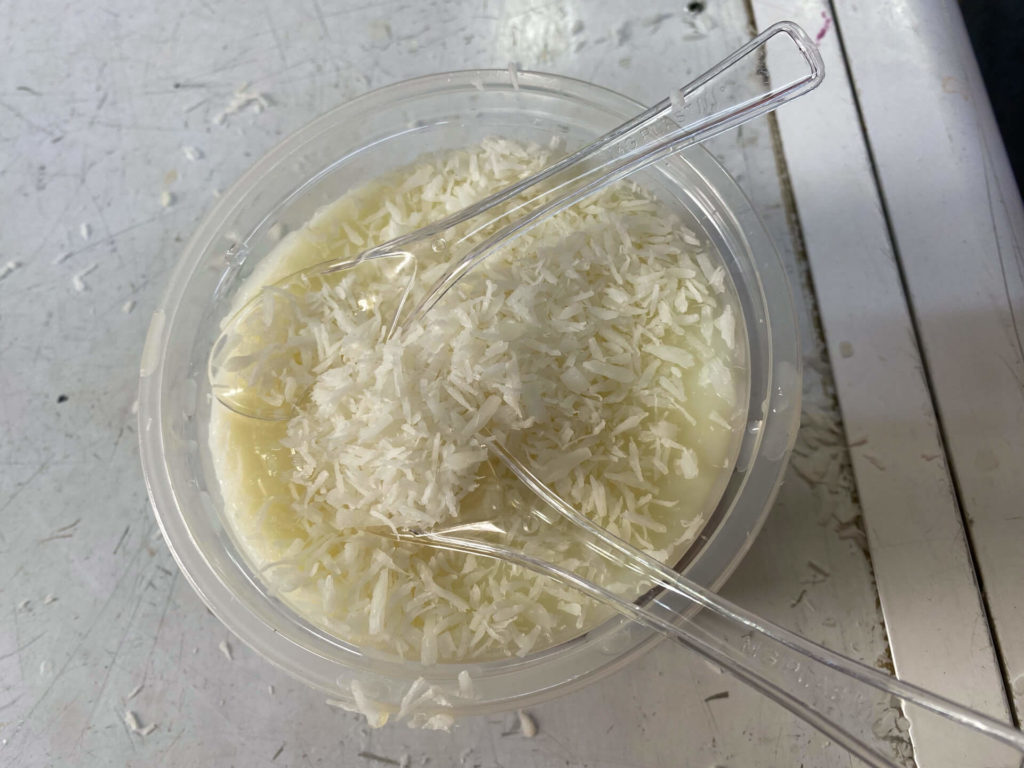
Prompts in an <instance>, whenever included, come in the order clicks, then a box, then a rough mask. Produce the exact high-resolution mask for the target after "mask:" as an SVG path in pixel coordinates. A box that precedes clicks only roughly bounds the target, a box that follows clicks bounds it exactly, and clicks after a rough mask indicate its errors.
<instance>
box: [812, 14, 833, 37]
mask: <svg viewBox="0 0 1024 768" xmlns="http://www.w3.org/2000/svg"><path fill="white" fill-rule="evenodd" d="M821 18H823V19H824V20H825V23H824V24H822V25H821V29H819V30H818V34H816V35H815V36H814V42H816V43H820V42H821V41H822V40H823V39H824V37H825V35H827V34H828V31H829V29H830V28H831V27H832V19H831V17H829V15H828V14H827V13H825V11H822V12H821Z"/></svg>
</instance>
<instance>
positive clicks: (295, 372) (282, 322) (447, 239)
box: [209, 22, 824, 420]
mask: <svg viewBox="0 0 1024 768" xmlns="http://www.w3.org/2000/svg"><path fill="white" fill-rule="evenodd" d="M769 43H772V46H773V47H772V49H771V51H769V48H768V45H769ZM785 44H788V45H785ZM783 45H784V47H783V48H778V49H777V47H778V46H783ZM769 53H771V55H772V56H773V61H777V62H778V63H779V67H777V68H773V72H774V73H775V78H776V82H779V83H781V84H778V85H772V84H771V83H770V82H769V79H768V75H767V69H766V67H765V64H764V57H766V56H768V55H769ZM786 65H788V67H787V66H786ZM784 67H785V74H786V75H789V73H792V76H784V77H781V78H780V72H781V70H782V69H783V68H784ZM823 77H824V68H823V64H822V61H821V56H820V54H819V53H818V49H817V47H816V46H815V45H814V43H813V42H811V40H810V38H809V37H808V36H807V34H806V33H805V32H804V31H803V30H802V29H801V28H800V27H799V26H797V25H796V24H793V23H792V22H779V23H778V24H775V25H773V26H771V27H769V28H768V29H767V30H765V31H764V32H762V33H761V34H760V35H758V36H757V37H755V38H754V39H753V40H751V41H750V42H749V43H747V44H745V45H743V46H742V47H740V48H739V49H737V50H736V51H735V52H733V53H732V54H730V55H729V56H728V57H726V58H725V59H723V60H722V61H721V62H719V63H718V64H716V65H715V66H714V67H712V68H711V69H709V70H708V71H707V72H705V73H704V74H702V75H701V76H700V77H698V78H697V79H696V80H694V81H692V82H691V83H689V84H688V85H685V86H683V87H682V88H680V89H679V90H678V91H676V92H674V93H673V94H672V95H671V97H670V98H666V99H664V100H663V101H661V102H659V103H658V104H655V105H654V106H653V107H651V108H650V109H647V110H645V111H644V112H641V113H640V114H639V115H637V116H636V117H634V118H633V119H632V120H629V121H627V122H625V123H623V124H622V125H620V126H619V127H617V128H615V129H613V130H611V131H609V132H608V133H606V134H605V135H604V136H602V137H601V138H599V139H597V140H596V141H594V142H592V143H591V144H589V145H587V146H586V147H584V148H583V149H581V150H579V151H578V152H575V153H573V154H571V155H569V156H567V157H565V158H564V159H562V160H560V161H559V162H557V163H555V164H553V165H551V166H549V167H548V168H546V169H545V170H543V171H541V172H539V173H537V174H535V175H534V176H530V177H529V178H526V179H523V180H522V181H520V182H517V183H516V184H513V185H512V186H509V187H507V188H505V189H503V190H501V191H500V192H496V193H495V194H493V195H490V196H489V197H486V198H484V199H483V200H481V201H479V202H477V203H475V204H473V205H471V206H469V207H467V208H464V209H463V210H461V211H459V212H457V213H454V214H452V215H451V216H449V217H447V218H445V219H442V220H441V221H437V222H434V223H432V224H429V225H427V226H425V227H422V228H421V229H418V230H416V231H415V232H411V233H409V234H407V235H403V236H401V237H398V238H395V239H394V240H391V241H389V242H386V243H383V244H381V245H378V246H376V247H374V248H371V249H369V250H367V251H364V252H363V253H362V254H360V255H359V256H357V257H356V258H354V259H347V260H344V261H328V262H323V263H320V264H316V265H314V266H312V267H310V268H308V269H304V270H302V271H300V272H298V273H296V274H294V275H291V276H290V277H287V278H285V279H284V280H282V281H280V282H278V283H276V284H274V285H272V286H267V287H266V288H264V289H262V290H261V291H260V293H259V294H257V295H256V296H255V298H253V299H252V300H251V301H250V302H249V303H248V304H246V305H245V306H243V307H242V308H241V309H240V310H239V311H238V312H237V313H235V315H234V316H232V317H231V318H230V319H229V320H228V321H227V323H226V325H225V327H224V330H223V333H222V334H221V335H220V337H219V338H218V339H217V341H216V342H215V343H214V346H213V351H212V352H211V355H210V361H209V378H210V383H211V385H212V388H213V394H214V396H215V397H216V398H217V399H218V400H219V401H220V402H221V403H223V404H224V405H225V406H227V407H228V408H230V409H231V410H233V411H235V412H237V413H240V414H242V415H244V416H251V417H253V418H258V419H268V420H278V419H286V418H288V417H289V416H290V415H291V414H292V413H293V412H294V408H295V405H296V404H297V403H298V402H301V400H302V398H303V397H304V396H305V395H306V393H307V392H308V390H309V388H310V387H311V386H312V384H313V380H312V377H310V376H309V374H308V370H309V369H310V368H311V367H312V365H310V363H311V362H312V363H313V364H315V361H311V360H310V359H309V357H310V355H314V354H315V349H313V348H312V347H311V348H310V349H309V350H299V351H298V352H297V351H296V349H295V346H294V344H287V343H285V342H286V341H287V340H288V339H290V338H293V336H290V334H289V332H290V331H291V330H293V328H294V327H295V325H296V324H297V323H298V318H299V317H300V316H301V315H302V311H301V310H302V302H303V301H305V300H307V299H308V298H309V297H310V296H312V295H313V294H314V293H315V290H311V289H315V288H316V287H317V286H318V285H319V284H321V283H322V282H324V281H330V280H332V279H337V278H338V277H339V276H340V275H342V274H344V273H347V272H349V271H350V270H353V269H360V270H367V271H371V270H372V271H373V272H374V277H375V278H384V280H385V281H386V282H387V284H388V285H390V286H391V290H393V295H392V296H390V297H386V298H387V299H388V300H389V301H392V302H393V306H395V307H397V309H396V311H395V313H394V318H393V321H392V324H391V331H392V333H394V332H395V331H398V330H399V329H401V328H402V327H405V326H407V325H409V324H411V323H414V322H416V321H417V320H419V319H420V318H422V317H423V316H424V315H425V314H426V313H427V312H429V311H430V309H431V308H432V307H433V306H434V305H435V304H436V303H437V302H438V301H439V300H440V299H441V298H442V297H443V296H444V295H445V294H446V293H447V292H448V291H449V290H450V289H451V288H452V287H453V286H454V285H455V284H456V283H457V282H458V281H459V280H461V279H462V278H463V277H465V275H466V274H467V273H469V272H470V271H471V270H472V269H473V267H474V266H476V265H477V264H479V263H480V262H481V261H483V260H484V259H485V258H487V256H489V255H490V254H491V253H493V252H494V251H495V250H497V249H498V248H500V247H501V246H502V245H505V244H506V243H508V242H509V241H511V240H513V239H515V238H516V237H517V236H519V235H521V234H523V233H524V232H527V231H528V230H529V229H531V228H532V227H534V226H536V225H537V224H538V223H540V222H541V221H543V220H544V219H546V218H548V217H550V216H553V215H554V214H556V213H558V212H559V211H562V210H564V209H566V208H568V207H569V206H571V205H573V204H574V203H577V202H579V201H580V200H582V199H584V198H586V197H588V196H590V195H592V194H594V193H595V192H597V191H598V190H601V189H603V188H604V187H606V186H608V185H609V184H612V183H614V182H616V181H619V180H621V179H623V178H625V177H627V176H629V175H630V174H633V173H636V172H637V171H640V170H642V169H644V168H646V167H648V166H650V165H651V164H652V163H655V162H657V161H658V160H661V159H662V158H665V157H667V156H669V155H671V154H674V153H676V152H679V151H680V150H683V149H685V148H686V147H690V146H693V145H694V144H698V143H700V142H702V141H706V140H707V139H710V138H711V137H713V136H717V135H718V134H720V133H722V132H723V131H727V130H730V129H732V128H735V127H736V126H738V125H740V124H742V123H745V122H747V121H749V120H753V119H754V118H756V117H760V116H762V115H764V114H766V113H767V112H771V111H772V110H774V109H776V108H778V107H779V106H781V105H782V104H785V103H786V102H787V101H790V100H792V99H795V98H796V97H798V96H801V95H803V94H805V93H807V92H808V91H810V90H812V89H814V88H816V87H817V86H818V84H819V83H821V81H822V78H823ZM737 94H741V95H737ZM425 254H429V255H430V256H431V257H432V259H431V260H432V261H436V260H437V255H438V254H442V255H444V256H446V257H447V259H448V264H449V267H448V269H447V270H446V271H445V272H444V274H442V275H441V276H440V277H439V278H438V279H437V280H435V281H434V282H433V283H432V284H429V285H428V286H425V290H424V286H420V285H419V281H418V280H417V278H418V274H417V273H418V271H419V270H418V268H419V264H420V261H421V257H422V256H423V255H425ZM378 282H379V280H378ZM378 298H379V297H378ZM271 319H272V320H271ZM293 320H294V322H293Z"/></svg>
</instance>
